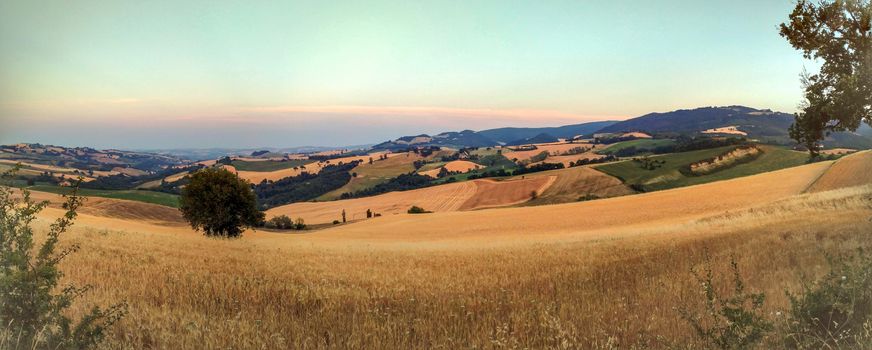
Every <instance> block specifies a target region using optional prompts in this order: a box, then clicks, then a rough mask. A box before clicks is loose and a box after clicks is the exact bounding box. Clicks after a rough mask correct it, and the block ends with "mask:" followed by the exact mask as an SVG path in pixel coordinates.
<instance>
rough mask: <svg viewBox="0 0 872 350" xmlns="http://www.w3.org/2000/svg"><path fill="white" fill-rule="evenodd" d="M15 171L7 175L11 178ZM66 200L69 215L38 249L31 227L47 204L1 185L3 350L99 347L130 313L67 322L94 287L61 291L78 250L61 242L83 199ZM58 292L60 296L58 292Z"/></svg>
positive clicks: (96, 311)
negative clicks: (67, 261)
mask: <svg viewBox="0 0 872 350" xmlns="http://www.w3.org/2000/svg"><path fill="white" fill-rule="evenodd" d="M12 173H13V172H7V173H4V174H3V177H4V178H6V177H9V176H10V175H11V174H12ZM77 189H78V186H76V187H74V188H73V191H72V194H70V195H68V196H65V197H66V199H67V200H66V203H65V204H64V209H66V210H67V212H66V214H64V216H63V217H61V218H60V219H57V220H56V221H55V222H54V223H53V224H52V225H51V227H50V228H49V231H48V234H47V235H46V238H45V240H44V241H43V243H42V245H41V246H39V248H38V249H36V248H37V247H36V245H35V242H34V237H33V236H34V230H33V228H32V227H31V223H32V222H33V220H35V219H36V214H37V213H39V212H40V211H42V209H43V208H45V206H46V205H48V203H47V202H38V203H37V202H34V201H33V200H32V199H31V198H30V192H29V191H28V190H26V189H24V190H22V191H21V194H22V195H21V197H20V199H16V197H15V196H13V190H12V189H10V188H9V187H3V186H0V348H2V349H85V348H91V347H94V346H96V345H97V343H99V342H100V341H101V340H102V339H103V337H104V336H105V332H106V329H107V328H108V327H109V326H111V325H112V324H113V323H115V322H117V321H118V320H119V319H121V317H123V316H124V314H125V313H126V312H127V306H126V304H123V303H122V304H118V305H114V306H111V307H109V308H107V309H101V308H99V307H94V308H92V309H91V310H90V312H87V313H85V314H84V316H83V317H82V318H81V319H80V320H79V321H78V322H73V320H72V319H70V317H68V315H67V314H68V309H69V308H70V306H72V305H73V302H74V301H75V300H76V298H78V297H79V296H81V295H82V294H84V293H85V292H87V291H88V290H89V289H90V288H91V287H90V286H85V287H82V288H76V287H74V286H66V287H64V288H63V289H61V290H60V291H58V288H57V287H58V282H59V281H60V279H61V277H63V272H62V271H61V270H60V269H59V268H58V265H59V264H60V262H61V261H63V260H64V258H66V257H67V256H69V255H70V254H72V253H74V252H75V251H77V250H78V249H79V247H78V246H76V245H72V246H68V247H66V248H63V249H62V248H60V247H59V243H60V237H61V235H62V234H64V233H65V232H66V231H67V230H68V229H69V228H70V226H72V225H73V220H74V219H75V218H76V209H78V207H79V205H81V203H82V197H79V196H77V195H76V193H77ZM58 292H59V293H58Z"/></svg>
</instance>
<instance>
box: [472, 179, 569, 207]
mask: <svg viewBox="0 0 872 350" xmlns="http://www.w3.org/2000/svg"><path fill="white" fill-rule="evenodd" d="M556 178H557V177H556V176H541V177H536V178H529V179H515V180H503V181H494V180H477V181H473V182H474V183H475V185H476V191H475V195H473V196H472V197H471V198H469V199H467V200H466V202H464V203H463V205H462V206H460V208H459V209H460V210H472V209H483V208H495V207H504V206H509V205H515V204H520V203H524V202H526V201H529V200H531V199H533V193H534V192H535V193H536V196H538V195H539V194H541V193H542V192H544V191H545V190H546V189H548V187H550V186H551V185H552V184H554V180H555V179H556Z"/></svg>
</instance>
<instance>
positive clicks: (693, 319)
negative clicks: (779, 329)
mask: <svg viewBox="0 0 872 350" xmlns="http://www.w3.org/2000/svg"><path fill="white" fill-rule="evenodd" d="M730 267H731V270H732V273H733V276H732V287H733V288H732V295H729V296H727V295H721V294H720V293H719V292H718V289H717V288H716V286H715V285H714V274H713V272H712V262H711V257H710V256H709V255H708V253H706V254H705V258H704V261H703V271H702V272H700V271H697V270H695V269H694V270H692V271H691V272H692V273H693V275H694V277H695V278H696V281H697V282H698V283H699V286H700V287H701V288H702V294H703V295H704V297H705V300H704V305H705V306H704V312H702V313H696V314H695V313H692V312H691V311H689V310H688V309H687V308H681V309H680V310H679V312H680V314H681V317H682V318H684V319H685V320H686V321H687V322H688V323H690V325H691V327H693V329H694V331H695V332H696V335H697V336H699V337H700V338H701V339H703V340H704V341H705V342H707V343H709V344H710V345H713V346H714V347H716V348H719V349H746V348H751V347H753V346H754V345H756V344H758V343H759V342H760V341H762V340H763V337H764V335H766V333H768V332H770V331H771V330H772V329H773V327H772V324H771V323H770V322H769V321H767V320H766V319H765V318H764V315H763V311H762V307H763V302H764V301H765V300H766V296H765V295H764V294H763V293H750V292H747V291H746V290H745V284H744V283H743V282H742V278H741V276H740V275H739V266H738V264H737V263H736V259H735V257H730Z"/></svg>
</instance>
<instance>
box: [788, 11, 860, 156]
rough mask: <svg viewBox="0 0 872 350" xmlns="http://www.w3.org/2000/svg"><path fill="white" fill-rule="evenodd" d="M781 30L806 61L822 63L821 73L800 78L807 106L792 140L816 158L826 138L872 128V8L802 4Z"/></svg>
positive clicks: (791, 134) (797, 118)
mask: <svg viewBox="0 0 872 350" xmlns="http://www.w3.org/2000/svg"><path fill="white" fill-rule="evenodd" d="M780 28H781V36H783V37H784V38H786V39H787V40H788V41H789V42H790V44H791V45H793V47H794V48H796V49H797V50H800V51H802V53H803V56H804V57H805V58H806V59H814V60H819V61H822V66H821V69H820V72H819V73H817V74H813V75H806V76H804V77H803V87H804V89H805V101H804V103H803V104H802V106H801V111H800V112H798V113H797V114H796V121H795V123H794V124H793V125H792V126H791V128H790V137H792V138H793V139H795V140H797V141H798V142H800V143H802V144H803V145H805V146H806V147H808V149H809V151H810V152H811V154H812V155H816V154H817V149H816V145H817V143H818V142H819V141H821V140H823V139H824V138H825V137H826V136H827V135H829V133H831V132H834V131H856V130H857V128H859V127H860V123H861V122H866V123H867V124H869V125H872V33H870V32H872V3H870V1H869V0H835V1H832V0H829V1H826V0H825V1H821V2H811V1H806V0H800V1H799V2H798V3H797V4H796V8H794V10H793V12H792V13H791V14H790V21H789V22H787V23H783V24H781V26H780Z"/></svg>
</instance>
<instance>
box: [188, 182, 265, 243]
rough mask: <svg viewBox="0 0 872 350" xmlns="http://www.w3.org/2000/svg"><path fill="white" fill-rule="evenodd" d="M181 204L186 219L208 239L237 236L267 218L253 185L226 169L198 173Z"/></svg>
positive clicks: (189, 185)
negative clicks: (258, 206)
mask: <svg viewBox="0 0 872 350" xmlns="http://www.w3.org/2000/svg"><path fill="white" fill-rule="evenodd" d="M179 202H180V206H179V210H181V211H182V214H183V215H184V217H185V220H188V222H189V223H190V224H191V227H193V228H194V229H195V230H203V232H204V233H205V234H206V235H207V236H220V237H237V236H239V235H241V234H242V231H243V230H244V229H245V228H248V227H254V226H257V225H258V224H259V223H261V222H263V219H264V214H263V212H261V211H260V210H258V209H257V200H256V197H255V196H254V191H252V189H251V184H250V183H249V182H248V181H246V180H243V179H240V178H239V177H238V176H236V175H235V174H233V173H231V172H229V171H227V170H226V169H221V168H206V169H202V170H199V171H197V172H196V173H194V174H193V175H192V176H191V182H190V183H189V184H188V185H187V186H185V188H184V189H182V196H181V198H180V199H179Z"/></svg>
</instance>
